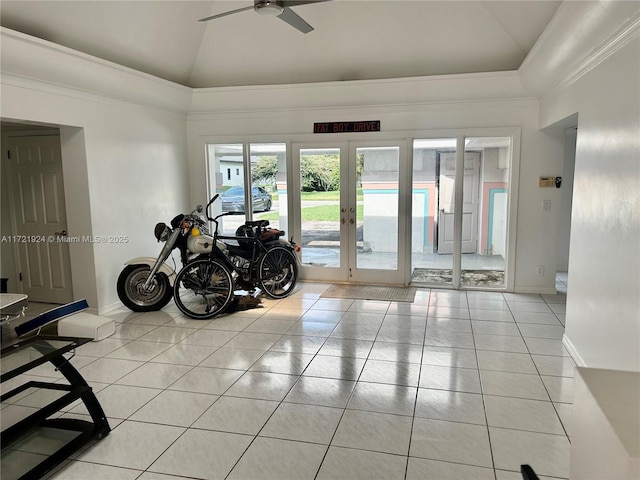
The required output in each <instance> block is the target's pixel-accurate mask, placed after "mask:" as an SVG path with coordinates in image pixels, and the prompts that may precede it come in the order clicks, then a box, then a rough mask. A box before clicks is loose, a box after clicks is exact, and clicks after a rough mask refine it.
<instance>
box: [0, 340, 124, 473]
mask: <svg viewBox="0 0 640 480" xmlns="http://www.w3.org/2000/svg"><path fill="white" fill-rule="evenodd" d="M48 340H55V341H68V342H69V344H68V345H65V346H63V347H61V348H56V349H55V350H54V351H49V350H48V349H46V351H45V352H42V356H41V357H39V358H36V359H34V360H32V361H30V362H27V363H26V364H24V365H20V366H19V367H17V368H15V369H13V370H11V371H9V372H5V373H4V374H2V375H1V376H0V381H1V382H5V381H7V380H9V379H11V378H15V377H17V376H18V375H20V374H22V373H25V372H27V371H29V370H31V369H32V368H35V367H37V366H39V365H42V364H44V363H47V362H50V363H52V364H53V365H54V366H55V367H56V369H57V370H58V371H60V373H62V375H64V377H65V378H66V379H67V380H68V382H69V385H64V384H58V383H47V382H38V381H28V382H26V383H25V384H23V385H20V386H19V387H17V388H14V389H13V390H11V391H10V392H7V393H5V394H3V395H2V396H1V397H0V401H2V402H4V401H6V400H7V399H9V398H11V397H13V396H15V395H17V394H19V393H22V392H24V391H25V390H27V389H29V388H41V389H46V390H58V391H62V392H66V393H65V394H64V395H62V396H61V397H59V398H57V399H55V400H54V401H52V402H51V403H49V404H48V405H45V406H44V407H42V408H40V410H38V411H36V412H34V413H32V414H31V415H29V416H27V417H26V418H23V419H22V420H20V421H19V422H18V423H16V424H14V425H12V426H10V427H8V428H6V429H5V430H3V431H2V433H1V434H0V443H1V444H2V451H3V452H4V451H5V449H7V450H10V449H11V446H12V445H13V444H14V443H15V442H17V441H19V440H21V439H24V438H26V437H27V436H28V435H30V434H31V433H34V432H35V431H37V430H38V429H42V428H54V429H59V430H71V431H75V432H78V435H77V436H76V437H74V438H73V439H72V440H70V441H69V442H67V443H66V444H65V445H63V446H62V447H60V448H59V449H58V450H57V451H55V452H53V453H52V454H51V455H49V456H48V457H46V458H45V459H44V460H43V461H42V462H40V463H39V464H38V465H36V466H35V467H33V468H31V469H30V470H29V471H27V472H25V473H24V474H23V475H22V476H20V477H19V480H27V479H34V478H40V477H42V476H43V475H45V474H46V473H47V472H49V471H51V470H52V469H53V468H54V467H55V466H57V465H58V464H60V463H61V462H62V461H64V460H65V459H66V458H67V457H69V455H71V454H72V453H74V452H76V451H77V450H79V449H80V448H81V447H82V446H83V445H85V444H86V443H87V442H89V441H91V440H93V439H94V438H97V439H101V438H103V437H105V436H107V435H108V434H109V432H110V431H111V427H110V426H109V422H108V421H107V417H106V416H105V413H104V411H103V410H102V407H101V406H100V403H99V402H98V399H97V398H96V396H95V395H94V393H93V390H92V389H91V387H90V386H89V385H88V384H87V382H86V380H85V379H84V378H83V377H82V375H80V373H79V372H78V370H76V368H75V367H74V366H73V365H71V363H70V362H69V361H68V360H67V359H66V358H65V357H64V356H63V355H64V354H65V353H67V352H69V351H71V350H74V349H75V348H77V347H78V346H80V345H83V344H85V343H87V342H89V341H91V339H89V338H74V337H57V336H49V335H39V336H35V337H32V338H29V339H27V340H23V341H20V342H18V343H16V344H14V345H10V346H8V347H6V348H4V349H2V351H1V356H2V357H3V358H4V357H8V356H10V355H11V354H14V353H17V352H19V351H21V350H23V349H25V348H27V347H30V346H32V347H34V348H36V349H38V345H37V342H40V341H45V342H47V341H48ZM77 399H81V400H82V401H83V402H84V404H85V406H86V408H87V411H88V412H89V414H90V415H91V419H92V422H89V421H86V420H77V419H70V418H55V419H50V418H48V417H50V416H51V415H53V414H55V413H56V412H57V411H59V410H60V409H62V408H64V407H65V406H67V405H69V404H70V403H72V402H74V401H76V400H77Z"/></svg>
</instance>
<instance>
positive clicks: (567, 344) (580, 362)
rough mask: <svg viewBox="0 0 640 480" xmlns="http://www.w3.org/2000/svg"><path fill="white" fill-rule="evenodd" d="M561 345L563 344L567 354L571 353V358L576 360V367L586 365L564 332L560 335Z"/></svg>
mask: <svg viewBox="0 0 640 480" xmlns="http://www.w3.org/2000/svg"><path fill="white" fill-rule="evenodd" d="M562 345H564V348H566V349H567V351H568V352H569V355H571V358H573V361H574V362H576V366H577V367H588V365H587V363H586V362H585V361H584V359H583V358H582V356H581V355H580V354H579V353H578V350H577V349H576V347H575V346H574V345H573V343H572V342H571V340H569V338H568V337H567V335H566V334H565V335H563V336H562Z"/></svg>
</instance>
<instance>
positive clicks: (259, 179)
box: [249, 143, 289, 231]
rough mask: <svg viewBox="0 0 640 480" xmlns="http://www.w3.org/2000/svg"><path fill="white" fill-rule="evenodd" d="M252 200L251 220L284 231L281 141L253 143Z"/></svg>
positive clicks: (284, 177) (283, 150) (284, 166)
mask: <svg viewBox="0 0 640 480" xmlns="http://www.w3.org/2000/svg"><path fill="white" fill-rule="evenodd" d="M249 152H250V158H251V195H252V197H251V200H252V204H253V219H254V220H269V225H270V226H272V227H274V228H279V229H280V230H285V231H286V230H287V229H288V228H289V227H288V216H287V159H286V153H287V147H286V144H284V143H252V144H251V145H250V146H249Z"/></svg>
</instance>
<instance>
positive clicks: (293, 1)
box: [280, 0, 329, 7]
mask: <svg viewBox="0 0 640 480" xmlns="http://www.w3.org/2000/svg"><path fill="white" fill-rule="evenodd" d="M328 1H329V0H283V1H282V2H280V3H281V4H282V6H283V7H297V6H298V5H308V4H310V3H322V2H328Z"/></svg>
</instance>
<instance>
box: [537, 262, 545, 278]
mask: <svg viewBox="0 0 640 480" xmlns="http://www.w3.org/2000/svg"><path fill="white" fill-rule="evenodd" d="M536 275H539V276H543V275H544V267H543V266H542V265H538V268H536Z"/></svg>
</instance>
